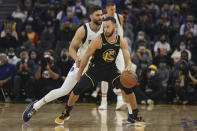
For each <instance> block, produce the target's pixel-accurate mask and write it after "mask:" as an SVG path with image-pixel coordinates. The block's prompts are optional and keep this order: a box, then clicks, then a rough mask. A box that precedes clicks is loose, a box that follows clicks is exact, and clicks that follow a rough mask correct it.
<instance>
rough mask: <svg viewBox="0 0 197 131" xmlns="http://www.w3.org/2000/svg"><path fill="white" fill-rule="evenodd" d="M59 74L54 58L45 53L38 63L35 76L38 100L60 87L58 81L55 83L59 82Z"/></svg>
mask: <svg viewBox="0 0 197 131" xmlns="http://www.w3.org/2000/svg"><path fill="white" fill-rule="evenodd" d="M60 74H61V73H60V70H59V68H58V67H57V66H56V65H55V63H54V58H53V57H52V56H50V55H46V53H45V54H44V55H43V56H42V58H41V60H40V62H39V67H38V70H37V71H36V74H35V78H36V94H37V98H38V99H40V98H42V97H43V96H44V95H46V94H47V93H48V92H49V91H51V90H53V89H56V88H58V87H59V86H60V85H59V84H60V81H57V80H60Z"/></svg>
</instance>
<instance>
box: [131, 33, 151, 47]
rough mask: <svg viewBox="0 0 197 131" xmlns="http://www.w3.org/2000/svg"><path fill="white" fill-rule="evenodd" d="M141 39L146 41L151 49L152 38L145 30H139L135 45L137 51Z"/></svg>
mask: <svg viewBox="0 0 197 131" xmlns="http://www.w3.org/2000/svg"><path fill="white" fill-rule="evenodd" d="M141 41H144V42H145V43H146V47H147V48H149V49H151V45H150V40H149V38H148V36H146V33H145V32H144V31H139V32H138V34H137V37H136V40H135V43H134V46H133V48H134V49H135V51H136V50H137V49H138V47H139V45H140V42H141Z"/></svg>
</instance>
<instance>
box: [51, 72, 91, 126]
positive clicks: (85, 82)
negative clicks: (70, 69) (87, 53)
mask: <svg viewBox="0 0 197 131" xmlns="http://www.w3.org/2000/svg"><path fill="white" fill-rule="evenodd" d="M94 86H95V82H94V81H93V79H92V78H91V77H90V76H89V75H88V74H86V73H85V74H84V75H83V76H82V77H81V79H80V81H79V82H78V83H77V84H76V85H75V86H74V89H73V91H72V93H71V94H70V96H69V99H68V102H67V104H66V106H65V109H64V111H63V112H62V114H61V115H60V116H59V117H57V118H56V119H55V123H57V124H64V121H65V120H68V119H69V118H70V112H71V110H72V106H73V105H74V104H75V103H76V101H77V100H78V98H79V95H80V94H81V93H83V92H84V91H85V90H87V89H88V88H89V87H94Z"/></svg>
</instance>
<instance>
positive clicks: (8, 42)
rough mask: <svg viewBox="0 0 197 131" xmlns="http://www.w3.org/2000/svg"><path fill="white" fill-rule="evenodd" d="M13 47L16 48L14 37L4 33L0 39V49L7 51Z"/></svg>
mask: <svg viewBox="0 0 197 131" xmlns="http://www.w3.org/2000/svg"><path fill="white" fill-rule="evenodd" d="M13 47H14V48H16V47H18V42H17V40H16V38H15V37H14V36H12V35H11V34H10V33H6V34H5V36H3V37H2V38H1V39H0V48H3V49H9V48H13Z"/></svg>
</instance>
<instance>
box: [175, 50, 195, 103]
mask: <svg viewBox="0 0 197 131" xmlns="http://www.w3.org/2000/svg"><path fill="white" fill-rule="evenodd" d="M188 57H189V54H188V52H187V51H182V52H181V59H180V60H179V61H178V62H177V63H176V64H175V71H174V79H175V83H174V84H175V86H174V89H175V96H176V97H175V98H174V103H181V104H183V101H185V100H186V99H187V93H188V92H187V89H188V88H189V87H190V82H191V79H189V71H196V67H195V65H194V64H193V62H192V61H191V60H189V59H188Z"/></svg>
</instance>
